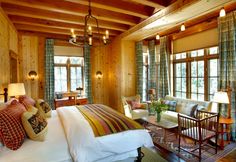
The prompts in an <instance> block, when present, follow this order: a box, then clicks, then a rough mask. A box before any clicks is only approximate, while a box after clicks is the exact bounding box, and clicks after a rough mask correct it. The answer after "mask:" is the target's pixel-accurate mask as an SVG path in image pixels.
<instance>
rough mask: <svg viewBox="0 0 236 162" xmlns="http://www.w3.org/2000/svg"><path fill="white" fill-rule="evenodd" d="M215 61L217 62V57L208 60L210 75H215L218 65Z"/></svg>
mask: <svg viewBox="0 0 236 162" xmlns="http://www.w3.org/2000/svg"><path fill="white" fill-rule="evenodd" d="M217 63H218V61H217V59H212V60H210V68H209V71H210V76H217V67H218V65H217Z"/></svg>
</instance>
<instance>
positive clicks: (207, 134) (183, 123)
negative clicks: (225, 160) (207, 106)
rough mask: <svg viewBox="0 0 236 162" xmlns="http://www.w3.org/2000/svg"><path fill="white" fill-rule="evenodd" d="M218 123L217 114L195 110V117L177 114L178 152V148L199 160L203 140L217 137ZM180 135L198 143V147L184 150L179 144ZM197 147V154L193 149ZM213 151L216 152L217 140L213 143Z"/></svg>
mask: <svg viewBox="0 0 236 162" xmlns="http://www.w3.org/2000/svg"><path fill="white" fill-rule="evenodd" d="M218 124H219V114H218V113H212V112H206V111H197V118H192V117H189V116H185V115H181V114H178V135H179V152H180V149H182V150H184V151H186V152H188V153H190V154H193V155H195V156H197V157H198V158H199V161H201V147H202V146H203V144H204V142H207V141H208V140H210V139H211V138H213V137H215V141H217V138H218ZM181 137H186V138H189V139H192V140H193V141H194V142H195V145H196V144H197V143H198V147H197V148H195V149H193V150H192V151H188V150H185V149H183V148H181V146H180V140H181ZM197 149H199V154H198V155H197V154H195V153H194V151H196V150H197ZM215 153H216V154H217V142H216V144H215Z"/></svg>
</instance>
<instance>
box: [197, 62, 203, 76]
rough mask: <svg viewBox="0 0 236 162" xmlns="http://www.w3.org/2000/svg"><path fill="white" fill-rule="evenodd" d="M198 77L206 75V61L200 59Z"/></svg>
mask: <svg viewBox="0 0 236 162" xmlns="http://www.w3.org/2000/svg"><path fill="white" fill-rule="evenodd" d="M198 77H204V61H198Z"/></svg>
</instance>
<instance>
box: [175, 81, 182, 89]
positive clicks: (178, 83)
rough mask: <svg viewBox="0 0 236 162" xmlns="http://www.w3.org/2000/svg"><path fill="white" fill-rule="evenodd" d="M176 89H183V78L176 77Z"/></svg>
mask: <svg viewBox="0 0 236 162" xmlns="http://www.w3.org/2000/svg"><path fill="white" fill-rule="evenodd" d="M176 91H182V88H181V78H176Z"/></svg>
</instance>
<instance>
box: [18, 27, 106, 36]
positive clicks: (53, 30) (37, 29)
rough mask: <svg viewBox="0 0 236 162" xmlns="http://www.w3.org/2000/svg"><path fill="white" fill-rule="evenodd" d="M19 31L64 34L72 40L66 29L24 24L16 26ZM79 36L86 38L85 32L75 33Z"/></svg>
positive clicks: (95, 34) (94, 34)
mask: <svg viewBox="0 0 236 162" xmlns="http://www.w3.org/2000/svg"><path fill="white" fill-rule="evenodd" d="M14 25H15V27H16V29H17V30H24V31H34V32H42V33H53V34H64V35H68V39H69V38H70V32H68V30H65V29H56V28H48V27H42V26H35V25H24V24H14ZM75 34H76V35H77V36H84V32H81V31H75ZM101 36H102V34H97V33H93V37H95V38H96V37H101Z"/></svg>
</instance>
